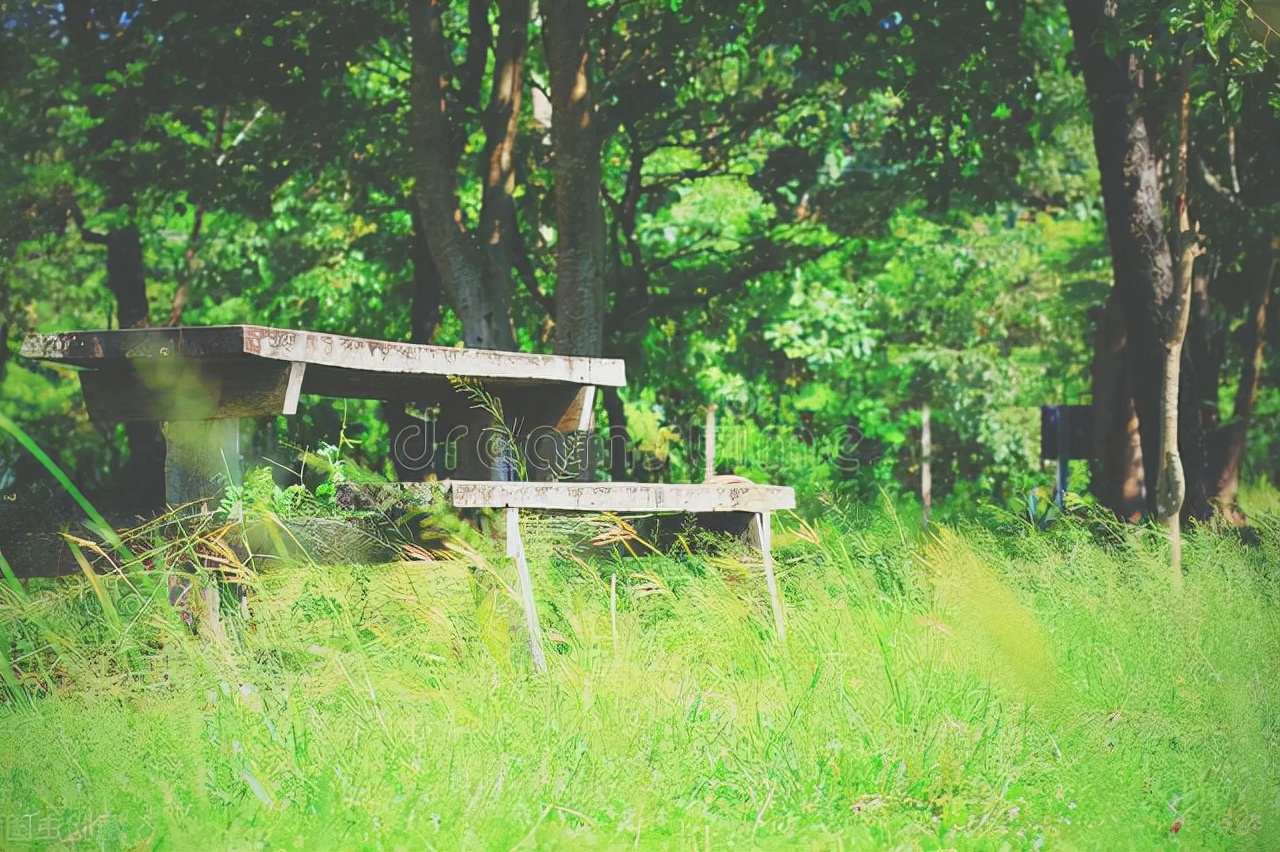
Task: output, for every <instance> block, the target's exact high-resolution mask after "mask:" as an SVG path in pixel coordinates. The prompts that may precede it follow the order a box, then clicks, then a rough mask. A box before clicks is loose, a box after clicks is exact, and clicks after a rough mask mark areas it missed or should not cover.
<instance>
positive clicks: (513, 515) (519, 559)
mask: <svg viewBox="0 0 1280 852" xmlns="http://www.w3.org/2000/svg"><path fill="white" fill-rule="evenodd" d="M507 555H508V556H510V557H512V558H514V559H515V561H516V571H517V572H518V573H519V575H520V599H521V600H520V602H521V605H522V606H523V607H524V619H525V623H526V624H527V625H528V627H529V643H530V648H531V649H532V650H533V661H534V663H536V664H537V666H538V670H539V671H544V672H545V671H546V670H547V657H546V655H545V654H544V653H543V651H542V626H541V625H540V624H539V623H538V608H537V606H536V605H535V604H534V601H533V577H532V576H530V574H529V561H528V560H527V559H525V555H524V539H522V538H520V510H519V509H510V508H509V509H507Z"/></svg>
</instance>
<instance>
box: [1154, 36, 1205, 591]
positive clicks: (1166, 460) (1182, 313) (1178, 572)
mask: <svg viewBox="0 0 1280 852" xmlns="http://www.w3.org/2000/svg"><path fill="white" fill-rule="evenodd" d="M1179 81H1180V91H1179V95H1180V96H1179V99H1178V148H1177V152H1176V153H1175V155H1174V163H1173V205H1174V211H1175V220H1174V221H1175V227H1176V228H1177V229H1178V232H1177V234H1176V236H1175V240H1176V242H1177V249H1178V250H1177V255H1176V256H1175V258H1174V289H1173V293H1172V294H1171V296H1170V298H1169V301H1168V302H1167V303H1166V305H1165V306H1164V307H1165V308H1166V310H1165V311H1164V312H1163V314H1162V317H1163V320H1164V321H1163V323H1162V327H1161V329H1160V336H1161V341H1162V343H1163V344H1164V375H1163V376H1162V379H1161V383H1160V473H1159V478H1158V479H1157V483H1156V514H1157V515H1158V516H1159V517H1160V519H1161V520H1163V521H1164V522H1165V524H1166V525H1167V526H1168V529H1169V543H1170V547H1171V552H1172V559H1171V562H1172V571H1173V588H1174V591H1181V590H1182V504H1183V501H1184V500H1185V499H1186V496H1187V479H1186V472H1185V471H1184V469H1183V466H1182V453H1181V451H1180V448H1179V446H1178V425H1179V424H1178V421H1179V414H1180V408H1179V404H1178V400H1179V397H1180V394H1181V391H1182V345H1183V343H1184V341H1185V340H1186V339H1187V324H1188V322H1189V321H1190V319H1191V284H1192V277H1193V274H1194V270H1193V266H1194V264H1195V259H1196V257H1197V256H1198V255H1199V254H1200V252H1201V249H1200V243H1199V240H1198V239H1197V237H1196V235H1195V232H1194V231H1192V229H1191V215H1190V213H1188V212H1187V149H1188V147H1189V145H1190V136H1191V133H1190V129H1189V128H1190V122H1191V57H1190V56H1189V55H1185V56H1183V59H1182V69H1181V72H1180V73H1179Z"/></svg>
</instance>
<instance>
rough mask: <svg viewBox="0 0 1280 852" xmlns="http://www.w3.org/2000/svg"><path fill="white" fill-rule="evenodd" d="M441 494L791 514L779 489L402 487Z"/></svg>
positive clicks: (549, 504)
mask: <svg viewBox="0 0 1280 852" xmlns="http://www.w3.org/2000/svg"><path fill="white" fill-rule="evenodd" d="M405 487H406V488H408V489H411V490H420V489H422V488H433V487H434V488H437V489H444V490H445V491H446V492H447V494H448V496H449V499H450V500H451V502H452V503H453V505H455V506H458V507H460V508H482V507H489V508H509V509H543V510H548V511H579V512H774V511H783V510H786V509H794V508H795V506H796V495H795V490H794V489H792V488H788V487H786V486H781V485H740V484H734V485H673V484H668V483H648V482H477V481H466V480H447V481H445V482H442V483H422V484H421V485H415V484H406V485H405Z"/></svg>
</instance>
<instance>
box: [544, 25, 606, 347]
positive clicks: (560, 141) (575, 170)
mask: <svg viewBox="0 0 1280 852" xmlns="http://www.w3.org/2000/svg"><path fill="white" fill-rule="evenodd" d="M542 12H543V15H544V16H545V19H546V26H545V27H544V30H543V43H544V47H545V50H546V54H547V65H548V67H549V69H550V71H551V142H552V148H553V151H554V160H553V164H552V169H553V171H554V174H555V206H556V295H555V300H556V302H555V303H556V329H555V344H554V345H555V350H556V352H558V353H560V354H563V355H592V356H598V355H600V354H601V352H602V351H603V348H604V269H605V264H606V258H605V239H604V210H603V205H602V202H601V197H600V182H601V165H600V146H601V144H602V141H603V136H602V134H601V130H600V128H599V126H598V122H597V116H596V112H595V109H594V106H593V103H592V95H591V73H590V72H591V63H590V46H589V43H588V23H589V20H590V19H589V12H588V8H587V0H546V2H544V3H543V6H542Z"/></svg>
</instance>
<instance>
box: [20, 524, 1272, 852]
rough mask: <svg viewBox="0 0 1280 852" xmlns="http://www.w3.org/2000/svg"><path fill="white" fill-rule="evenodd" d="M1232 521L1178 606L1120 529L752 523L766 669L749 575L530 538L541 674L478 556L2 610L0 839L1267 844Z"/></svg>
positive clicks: (1158, 560)
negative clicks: (194, 619) (203, 604)
mask: <svg viewBox="0 0 1280 852" xmlns="http://www.w3.org/2000/svg"><path fill="white" fill-rule="evenodd" d="M1255 522H1256V523H1257V529H1258V531H1259V534H1260V536H1261V539H1262V543H1261V545H1260V546H1257V547H1246V546H1244V545H1242V544H1241V543H1240V542H1239V541H1238V540H1237V539H1235V538H1232V537H1230V536H1227V535H1217V534H1213V533H1210V532H1208V531H1204V530H1200V531H1194V532H1193V533H1192V534H1191V535H1190V536H1189V537H1188V542H1187V547H1186V553H1185V561H1186V565H1187V568H1188V574H1187V582H1186V589H1185V591H1184V593H1183V594H1182V595H1181V596H1180V597H1174V596H1172V594H1171V593H1170V591H1169V589H1168V572H1167V568H1166V565H1167V561H1166V560H1167V548H1166V546H1165V544H1164V543H1163V541H1162V540H1161V538H1160V536H1159V534H1158V533H1157V532H1155V531H1153V530H1150V529H1143V528H1132V529H1129V528H1113V529H1110V530H1108V531H1107V533H1106V535H1099V533H1098V531H1097V529H1096V528H1095V527H1096V525H1095V527H1091V526H1090V525H1089V524H1087V523H1084V522H1080V521H1068V522H1063V523H1059V524H1057V525H1055V526H1054V527H1053V528H1052V529H1050V530H1048V531H1041V530H1038V529H1036V528H1034V527H1032V526H1030V525H1027V524H1024V523H1022V522H1021V521H1019V520H1018V519H1017V518H1015V517H1011V516H1007V515H1000V514H991V515H989V516H986V517H984V518H982V519H979V520H975V521H973V522H970V523H967V524H964V525H961V526H959V527H956V528H944V529H937V530H935V531H934V533H933V534H930V535H928V536H925V535H921V534H919V533H917V532H915V531H913V530H911V529H910V526H911V524H910V523H908V522H906V521H905V520H901V519H899V518H898V517H897V516H896V515H895V514H894V513H893V512H892V511H890V510H887V509H886V510H866V509H856V510H840V509H836V508H832V509H831V510H830V511H829V512H828V513H827V514H826V515H825V516H824V518H823V520H822V521H821V522H820V523H817V524H815V525H809V524H806V523H803V522H801V521H799V520H798V519H796V518H790V519H788V518H781V519H779V520H778V525H779V526H780V527H782V528H783V529H782V530H780V534H779V535H778V536H777V539H778V540H777V542H776V546H777V557H778V567H779V571H780V581H781V585H782V587H783V590H784V592H785V596H786V606H787V609H788V625H789V636H788V641H787V643H786V644H785V645H782V644H779V643H778V641H777V640H776V638H774V636H773V630H772V621H771V615H770V610H769V602H768V598H767V595H766V593H765V589H764V583H763V580H762V578H761V576H760V573H759V567H760V566H759V562H758V557H756V556H754V555H753V554H752V553H751V552H750V551H748V550H746V549H742V548H737V547H729V548H728V549H727V550H725V551H723V552H721V553H720V555H717V556H707V555H690V554H689V553H688V552H687V551H686V550H684V549H677V551H676V552H675V553H674V554H669V555H662V556H648V557H646V558H644V559H639V560H636V559H631V558H625V557H621V556H613V555H610V554H608V553H603V554H602V553H598V552H597V553H595V554H586V553H585V552H583V550H582V549H581V547H580V546H578V545H576V544H575V543H573V542H571V541H570V540H569V539H568V538H567V537H566V536H565V535H564V533H565V532H572V531H573V529H574V528H573V527H568V528H566V526H565V524H564V521H563V520H560V521H554V522H552V521H548V522H545V523H542V524H539V523H538V522H536V521H533V522H531V523H530V526H531V530H530V533H529V534H528V535H527V539H528V545H529V550H530V562H531V565H532V566H533V567H534V570H535V583H536V588H537V594H538V605H539V610H540V613H541V616H542V618H543V624H544V629H545V632H546V637H547V640H548V647H549V657H550V660H549V663H550V670H549V672H548V673H547V674H545V675H540V674H538V673H537V672H536V671H535V670H534V668H533V666H532V663H531V660H530V658H529V654H528V650H527V646H526V645H525V643H524V641H523V640H524V631H523V626H522V619H521V616H520V611H519V608H518V601H517V598H516V596H515V595H514V593H513V591H512V587H513V586H514V569H513V568H512V567H511V566H510V565H509V564H508V562H507V560H506V559H505V558H504V557H502V556H501V555H500V554H501V549H500V548H499V547H498V546H497V545H496V544H494V545H492V546H491V545H489V544H486V543H482V544H481V545H480V546H479V547H478V548H472V547H469V546H463V545H457V546H456V547H455V549H454V550H453V551H452V552H450V553H448V554H446V555H443V556H441V557H440V558H437V559H433V560H422V561H409V562H402V563H396V564H392V565H384V566H359V565H353V566H342V567H322V566H317V565H312V564H308V563H306V562H305V561H300V562H297V563H294V564H289V565H276V566H271V567H268V568H266V569H264V570H263V571H262V572H261V573H260V574H259V575H258V577H257V579H256V580H254V581H253V588H252V590H251V601H252V607H253V612H252V617H251V618H250V619H248V620H243V621H242V620H238V619H235V618H227V619H225V620H224V625H225V626H226V627H227V629H228V635H227V637H226V638H225V639H224V638H216V637H215V638H197V637H196V636H195V635H193V634H192V632H191V631H190V630H188V628H187V627H186V626H185V625H184V624H183V623H182V622H181V620H180V619H179V618H178V617H177V616H176V615H175V614H174V612H173V611H172V610H171V609H170V608H169V607H168V606H167V605H166V603H165V601H164V598H163V594H161V595H159V596H157V595H156V594H155V593H153V592H145V591H143V590H142V589H143V588H144V587H143V586H141V585H139V584H136V583H135V584H130V582H129V581H128V579H127V578H126V577H124V576H119V575H117V576H112V577H106V578H103V580H102V585H103V591H102V594H98V593H95V590H94V588H93V586H92V585H91V584H90V583H89V581H88V580H87V579H84V578H80V579H73V580H70V581H63V582H60V583H59V584H57V585H49V586H46V587H38V588H37V587H34V586H33V587H31V588H29V589H27V590H26V591H25V592H22V593H20V592H19V590H16V589H15V588H14V587H12V586H0V595H2V596H3V597H2V599H0V601H2V603H0V629H2V630H3V633H4V634H5V637H6V641H7V643H8V645H9V654H10V657H11V661H12V667H13V670H14V679H15V680H16V681H17V682H18V683H19V686H20V688H19V689H18V690H17V691H14V690H13V689H11V690H10V694H9V696H8V698H7V699H6V700H5V702H4V704H3V707H0V743H3V747H2V749H0V814H2V815H4V816H5V817H6V824H5V827H6V830H10V831H12V830H13V829H14V828H15V827H16V828H17V830H18V831H19V832H21V831H25V830H26V829H27V828H30V827H31V826H33V825H34V826H35V828H34V829H32V833H34V832H35V830H38V829H39V827H40V825H41V823H39V822H36V821H35V820H40V819H42V820H45V821H46V822H45V823H44V824H43V825H44V826H45V829H46V837H45V839H44V840H42V841H39V842H38V843H37V844H36V845H41V844H44V845H54V844H53V838H54V836H55V835H59V834H60V835H61V837H62V840H63V841H64V843H63V845H64V847H65V848H77V849H78V848H92V849H99V848H101V849H154V850H159V849H179V850H189V849H245V850H248V849H263V850H274V849H476V850H479V849H486V850H487V849H517V848H518V849H537V848H544V849H559V848H618V849H622V848H640V849H653V848H679V849H724V848H746V849H750V848H761V849H775V848H797V849H865V848H877V849H879V848H884V849H891V848H892V849H947V848H965V849H993V850H996V849H1005V848H1011V849H1040V848H1043V849H1152V848H1174V847H1181V846H1187V845H1190V846H1192V847H1195V848H1213V849H1233V848H1239V849H1274V848H1276V847H1277V845H1280V607H1278V606H1277V596H1278V593H1280V585H1278V584H1280V567H1278V566H1277V557H1276V554H1277V552H1278V551H1280V529H1278V522H1277V516H1276V515H1275V514H1274V513H1271V514H1267V515H1264V516H1261V517H1256V518H1255ZM637 549H643V548H642V547H640V548H637ZM615 576H616V578H617V583H616V595H615V594H614V593H613V591H612V582H611V581H612V580H613V578H614V577H615ZM162 585H163V584H151V585H150V586H147V587H146V588H153V587H160V586H162ZM102 595H106V596H107V597H109V599H110V604H111V606H112V607H114V609H115V610H116V612H117V619H116V621H114V622H112V621H110V620H108V619H106V618H104V600H103V596H102ZM614 608H616V617H615V615H614V612H613V611H612V609H614ZM227 615H228V616H229V615H230V613H227ZM615 624H616V627H615ZM23 820H26V822H23ZM1175 825H1176V826H1177V827H1178V831H1176V832H1175V831H1173V828H1174V826H1175ZM68 838H70V839H69V840H68ZM20 842H24V841H21V840H18V841H15V840H13V839H12V834H11V836H10V840H9V843H8V844H0V845H4V846H5V848H8V847H9V845H16V844H17V843H20Z"/></svg>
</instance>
